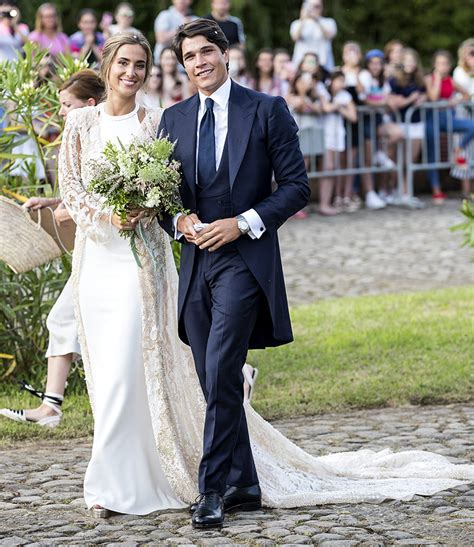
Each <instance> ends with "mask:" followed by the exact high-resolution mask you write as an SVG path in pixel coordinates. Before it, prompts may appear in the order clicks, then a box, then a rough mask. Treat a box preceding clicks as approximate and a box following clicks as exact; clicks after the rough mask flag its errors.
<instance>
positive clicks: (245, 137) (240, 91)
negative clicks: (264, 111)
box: [227, 82, 258, 189]
mask: <svg viewBox="0 0 474 547" xmlns="http://www.w3.org/2000/svg"><path fill="white" fill-rule="evenodd" d="M257 105H258V102H257V101H252V100H251V99H250V97H249V96H248V95H247V93H246V92H245V88H243V87H242V86H240V85H238V84H236V83H235V82H232V87H231V91H230V97H229V124H228V131H227V140H228V149H229V178H230V188H231V189H232V187H233V186H234V182H235V178H236V176H237V173H238V172H239V169H240V165H241V164H242V160H243V159H244V155H245V150H246V149H247V144H248V142H249V138H250V131H251V129H252V125H253V120H254V117H255V112H256V110H257Z"/></svg>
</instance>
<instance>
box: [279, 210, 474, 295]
mask: <svg viewBox="0 0 474 547" xmlns="http://www.w3.org/2000/svg"><path fill="white" fill-rule="evenodd" d="M459 207H460V200H450V201H448V202H447V203H446V204H445V205H443V206H442V207H433V206H429V207H427V208H426V209H424V210H422V211H408V210H406V209H400V208H389V209H388V210H383V211H360V212H357V213H354V214H352V215H339V216H336V217H332V218H328V217H322V216H320V215H316V214H311V215H310V216H309V218H308V219H305V220H290V221H289V222H287V223H286V224H285V225H284V226H283V227H282V228H281V229H280V232H279V233H280V241H281V247H282V256H283V263H284V270H285V280H286V286H287V290H288V297H289V300H290V302H291V303H292V304H300V303H310V302H313V301H315V300H319V299H321V298H328V297H334V296H346V295H359V294H378V293H388V292H391V293H393V292H405V291H419V290H426V289H437V288H443V287H447V286H456V285H468V284H472V283H474V265H473V263H472V259H473V258H474V251H473V250H472V249H467V248H462V249H461V248H460V244H461V242H462V238H461V235H460V233H459V232H451V231H450V230H449V228H450V226H453V225H455V224H459V223H460V222H462V216H461V214H460V213H459Z"/></svg>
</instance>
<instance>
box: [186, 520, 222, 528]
mask: <svg viewBox="0 0 474 547" xmlns="http://www.w3.org/2000/svg"><path fill="white" fill-rule="evenodd" d="M191 524H192V526H193V528H197V529H204V528H206V529H207V528H222V526H223V525H224V523H223V522H215V523H212V524H199V523H197V522H196V523H195V522H192V523H191Z"/></svg>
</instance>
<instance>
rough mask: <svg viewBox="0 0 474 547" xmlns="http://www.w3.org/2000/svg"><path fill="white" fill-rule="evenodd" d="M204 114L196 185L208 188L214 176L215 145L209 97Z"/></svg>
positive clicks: (212, 102)
mask: <svg viewBox="0 0 474 547" xmlns="http://www.w3.org/2000/svg"><path fill="white" fill-rule="evenodd" d="M205 104H206V112H205V113H204V116H203V117H202V119H201V124H200V126H199V150H198V168H197V171H198V184H199V186H200V187H201V188H204V187H205V186H208V185H209V184H211V182H212V181H213V180H214V177H215V176H216V143H215V137H214V126H215V120H214V111H213V108H214V101H213V100H212V99H210V98H209V97H208V98H207V99H206V101H205Z"/></svg>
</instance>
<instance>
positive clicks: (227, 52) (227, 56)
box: [224, 49, 229, 72]
mask: <svg viewBox="0 0 474 547" xmlns="http://www.w3.org/2000/svg"><path fill="white" fill-rule="evenodd" d="M224 59H225V67H226V68H227V72H229V50H228V49H226V50H225V51H224Z"/></svg>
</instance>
